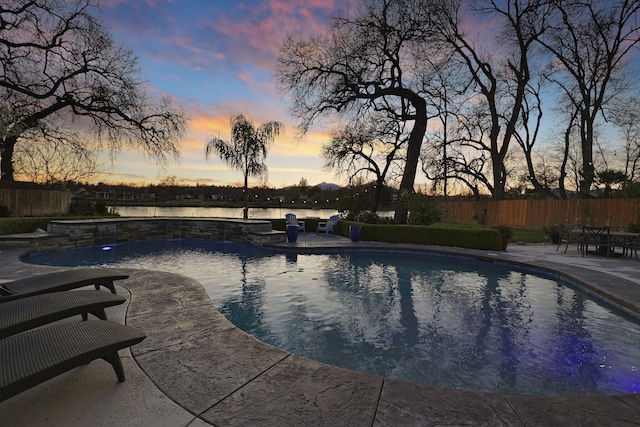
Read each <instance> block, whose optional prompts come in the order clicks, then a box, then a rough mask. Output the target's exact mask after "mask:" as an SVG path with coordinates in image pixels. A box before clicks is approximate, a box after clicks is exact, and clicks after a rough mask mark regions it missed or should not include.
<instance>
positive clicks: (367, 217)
mask: <svg viewBox="0 0 640 427" xmlns="http://www.w3.org/2000/svg"><path fill="white" fill-rule="evenodd" d="M354 221H355V222H362V223H364V224H379V223H380V216H379V215H378V214H377V213H375V212H371V211H362V212H360V213H359V214H358V215H356V217H355V219H354Z"/></svg>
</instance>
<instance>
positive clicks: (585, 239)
mask: <svg viewBox="0 0 640 427" xmlns="http://www.w3.org/2000/svg"><path fill="white" fill-rule="evenodd" d="M589 245H593V246H595V247H596V250H598V249H601V248H604V250H603V252H606V254H607V258H609V254H610V252H611V237H610V235H609V227H590V226H588V225H584V226H582V256H585V255H588V254H589Z"/></svg>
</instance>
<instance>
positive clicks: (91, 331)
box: [0, 320, 146, 402]
mask: <svg viewBox="0 0 640 427" xmlns="http://www.w3.org/2000/svg"><path fill="white" fill-rule="evenodd" d="M145 337H146V335H145V334H144V333H142V332H140V331H138V330H137V329H134V328H131V327H129V326H125V325H121V324H119V323H114V322H109V321H107V320H90V321H87V322H65V323H60V324H56V325H50V326H46V327H42V328H38V329H32V330H30V331H26V332H22V333H20V334H16V335H12V336H10V337H8V338H4V339H2V340H0V402H2V401H4V400H7V399H8V398H10V397H11V396H15V395H16V394H18V393H21V392H23V391H25V390H27V389H29V388H31V387H34V386H36V385H38V384H40V383H42V382H44V381H47V380H49V379H51V378H53V377H56V376H58V375H60V374H62V373H64V372H66V371H69V370H71V369H73V368H76V367H78V366H81V365H85V364H87V363H89V362H91V361H93V360H95V359H98V358H101V359H104V360H106V361H107V362H109V363H110V364H111V366H112V367H113V370H114V371H115V373H116V375H117V377H118V381H119V382H123V381H124V380H125V377H124V369H123V368H122V362H121V360H120V356H119V355H118V350H120V349H123V348H126V347H130V346H132V345H134V344H137V343H139V342H140V341H142V340H143V339H145Z"/></svg>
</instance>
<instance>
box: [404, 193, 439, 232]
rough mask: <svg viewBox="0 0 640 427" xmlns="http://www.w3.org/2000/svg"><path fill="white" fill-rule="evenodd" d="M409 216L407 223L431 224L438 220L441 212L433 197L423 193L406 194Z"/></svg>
mask: <svg viewBox="0 0 640 427" xmlns="http://www.w3.org/2000/svg"><path fill="white" fill-rule="evenodd" d="M406 198H407V199H406V200H407V201H406V203H407V208H408V209H409V218H408V220H407V223H409V224H412V225H431V224H433V223H434V222H438V221H440V219H441V218H442V212H441V211H440V207H439V206H438V202H437V201H436V199H435V198H434V197H431V196H427V195H425V194H410V195H408V196H406Z"/></svg>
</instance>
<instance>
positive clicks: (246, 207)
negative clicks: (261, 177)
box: [242, 172, 249, 219]
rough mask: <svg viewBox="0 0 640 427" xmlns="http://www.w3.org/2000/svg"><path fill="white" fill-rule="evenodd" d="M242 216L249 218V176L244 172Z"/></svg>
mask: <svg viewBox="0 0 640 427" xmlns="http://www.w3.org/2000/svg"><path fill="white" fill-rule="evenodd" d="M242 218H244V219H249V176H248V174H247V173H246V172H245V174H244V207H243V208H242Z"/></svg>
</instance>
